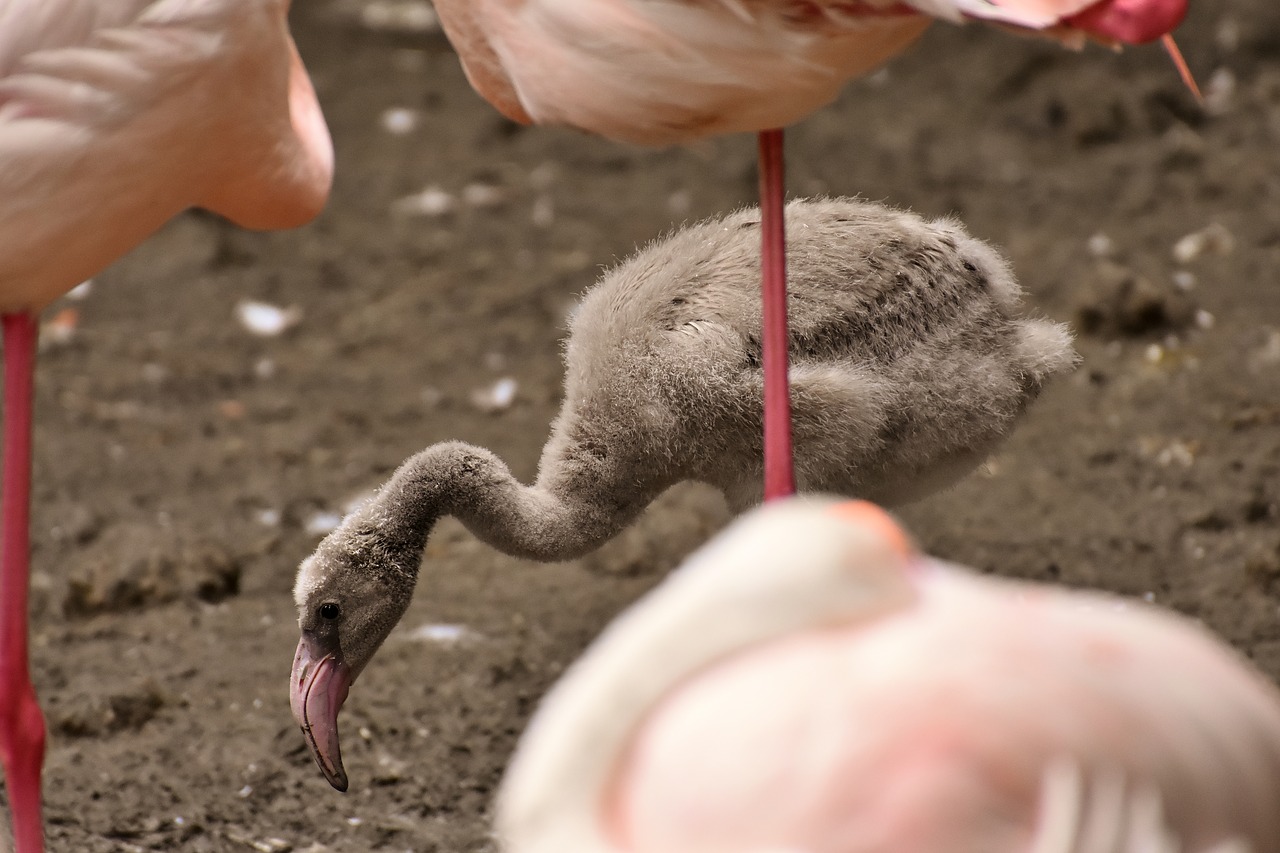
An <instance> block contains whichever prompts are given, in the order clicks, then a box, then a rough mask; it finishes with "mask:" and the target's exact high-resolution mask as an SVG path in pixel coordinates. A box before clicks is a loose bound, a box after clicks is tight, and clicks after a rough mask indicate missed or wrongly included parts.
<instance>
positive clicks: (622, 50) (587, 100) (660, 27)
mask: <svg viewBox="0 0 1280 853" xmlns="http://www.w3.org/2000/svg"><path fill="white" fill-rule="evenodd" d="M435 5H436V10H437V12H438V13H439V15H440V21H441V23H442V24H443V26H444V29H445V32H446V34H447V35H448V36H449V39H450V40H451V41H452V42H453V44H454V47H455V48H456V49H457V51H458V54H459V56H460V58H461V60H462V64H463V68H464V69H465V71H466V73H467V78H468V79H469V80H470V81H471V83H472V85H473V86H475V88H476V90H477V91H478V92H480V94H481V95H483V96H484V97H485V98H486V99H487V100H488V101H489V102H490V103H492V104H493V105H494V106H495V107H497V109H498V110H499V111H500V112H502V113H503V114H504V115H506V116H507V117H509V118H511V119H513V120H515V121H518V122H522V123H526V124H527V123H537V124H563V125H569V126H572V127H577V128H581V129H583V130H587V131H590V132H592V133H598V134H601V135H603V136H607V137H610V138H613V139H618V140H625V141H628V142H636V143H641V144H647V145H665V144H670V143H676V142H685V141H689V140H692V139H697V138H699V137H703V136H708V135H711V134H716V133H726V132H731V131H759V132H760V210H761V216H762V232H761V234H762V236H761V239H762V255H761V265H762V267H763V276H762V295H763V299H764V305H763V310H764V332H763V339H764V354H763V359H762V360H763V365H764V374H765V387H764V457H765V458H764V492H765V496H766V498H772V497H777V496H780V495H787V494H790V493H792V492H793V491H794V490H795V487H794V476H793V474H792V462H791V431H790V401H789V398H788V389H787V364H786V350H787V344H786V342H787V316H786V258H785V239H784V234H783V219H782V206H783V160H782V131H781V130H779V129H777V128H781V127H783V126H785V125H787V124H790V123H792V122H794V121H796V120H797V119H800V118H801V117H803V116H805V115H806V114H808V113H810V112H812V111H813V110H814V109H817V108H818V107H820V106H822V105H824V104H826V103H827V102H829V101H831V100H832V99H833V98H834V97H835V96H836V94H837V93H838V92H839V91H840V89H841V87H842V86H844V84H845V83H846V82H848V81H849V80H851V79H853V78H855V77H858V76H861V75H863V74H866V73H867V72H869V71H871V70H872V69H874V68H875V67H876V66H878V65H880V64H881V63H883V62H884V61H886V60H888V59H889V58H890V57H892V56H893V55H894V54H897V53H899V52H900V51H902V50H904V49H905V48H906V47H907V46H908V45H910V44H911V43H912V42H913V41H915V39H916V38H917V37H919V35H920V34H921V33H922V32H924V30H925V28H926V27H927V26H928V25H929V22H930V21H931V20H933V19H934V18H940V19H943V20H948V21H952V22H956V23H958V22H961V21H964V20H980V21H986V22H989V23H993V24H997V25H1000V26H1003V27H1006V28H1009V29H1013V30H1017V31H1023V32H1031V33H1038V34H1041V35H1044V36H1047V37H1049V38H1054V39H1057V40H1059V41H1062V42H1064V43H1066V44H1068V45H1077V46H1078V45H1080V44H1082V43H1083V42H1084V40H1085V39H1093V40H1096V41H1100V42H1103V43H1105V44H1111V45H1117V44H1121V43H1134V44H1136V43H1142V42H1147V41H1152V40H1154V39H1158V38H1161V37H1164V38H1165V44H1166V47H1168V49H1169V50H1170V53H1171V54H1172V55H1173V57H1174V60H1175V62H1176V63H1177V64H1178V66H1179V69H1180V70H1181V71H1182V74H1183V78H1184V79H1185V80H1186V81H1187V82H1188V85H1191V86H1192V88H1193V89H1194V85H1193V84H1192V83H1191V78H1190V75H1189V74H1188V73H1187V72H1186V67H1185V65H1184V64H1182V61H1181V57H1180V56H1179V54H1178V52H1177V49H1176V47H1174V45H1173V41H1172V39H1171V38H1169V36H1168V33H1169V32H1170V31H1171V30H1173V29H1174V28H1175V27H1176V26H1177V25H1178V24H1179V23H1180V22H1181V21H1182V18H1183V16H1184V15H1185V14H1186V9H1187V0H644V2H637V0H436V4H435Z"/></svg>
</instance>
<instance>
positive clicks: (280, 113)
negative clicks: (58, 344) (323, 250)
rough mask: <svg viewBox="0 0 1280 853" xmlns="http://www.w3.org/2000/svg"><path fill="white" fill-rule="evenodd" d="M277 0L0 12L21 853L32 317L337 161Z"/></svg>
mask: <svg viewBox="0 0 1280 853" xmlns="http://www.w3.org/2000/svg"><path fill="white" fill-rule="evenodd" d="M288 11H289V0H252V2H243V0H241V1H240V2H237V0H3V2H0V314H3V325H4V368H5V380H4V383H5V384H4V394H5V399H4V430H5V432H4V493H3V524H4V527H3V556H2V560H3V562H2V563H0V760H2V761H3V764H4V769H5V775H6V779H7V780H8V792H9V800H10V806H11V808H12V812H13V828H14V836H15V840H16V842H17V845H18V851H19V853H35V851H38V850H40V849H41V848H42V846H43V837H42V836H43V833H42V830H41V822H40V767H41V763H42V760H43V754H44V722H43V718H42V716H41V714H40V709H39V706H38V704H37V703H36V698H35V692H34V689H33V688H32V685H31V680H30V675H29V672H28V662H27V588H28V581H29V567H28V560H29V545H28V543H29V539H28V536H29V532H28V516H29V505H30V497H29V492H30V490H29V485H30V477H31V409H32V390H33V374H34V362H35V345H36V336H37V325H36V315H37V314H38V313H39V311H40V310H41V309H43V308H44V307H45V306H46V305H48V304H49V303H50V302H52V301H53V300H54V299H56V298H57V297H58V296H59V295H61V294H62V293H64V292H66V291H67V290H70V289H71V288H72V287H74V286H75V285H77V284H78V283H80V282H81V281H83V280H85V279H86V278H88V277H90V276H92V275H94V274H96V273H98V272H99V271H101V270H102V269H103V268H104V267H106V266H107V265H109V264H110V263H112V262H113V261H115V260H116V259H117V258H119V257H120V256H121V255H123V254H125V253H126V252H128V251H129V250H130V249H132V248H133V247H134V246H135V245H137V244H138V243H140V242H142V241H143V240H145V239H146V238H147V237H148V236H149V235H150V234H151V233H153V232H154V231H156V230H157V229H158V228H159V227H160V226H161V225H163V224H164V223H165V222H167V221H168V220H169V219H171V218H172V217H173V216H175V215H177V214H178V213H180V212H181V211H183V210H186V209H187V208H190V207H203V208H206V209H208V210H211V211H213V212H215V213H219V214H221V215H223V216H226V217H227V218H228V219H231V220H232V221H234V222H236V223H237V224H239V225H242V226H244V227H248V228H256V229H274V228H290V227H294V226H297V225H301V224H303V223H305V222H307V221H309V220H310V219H312V218H313V217H314V216H316V214H317V213H318V212H319V211H320V209H321V207H322V206H323V205H324V203H325V201H326V199H327V198H328V193H329V186H330V182H331V179H332V173H333V149H332V146H331V143H330V140H329V133H328V129H327V128H326V127H325V123H324V118H323V116H322V115H321V112H320V107H319V104H318V103H317V101H316V97H315V92H314V90H313V89H312V86H311V82H310V80H309V79H308V77H307V73H306V70H305V69H304V68H303V65H302V61H301V59H300V58H299V56H298V52H297V49H296V48H295V46H294V44H293V40H292V38H291V36H290V34H289V27H288V20H287V15H288Z"/></svg>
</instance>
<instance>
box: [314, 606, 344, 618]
mask: <svg viewBox="0 0 1280 853" xmlns="http://www.w3.org/2000/svg"><path fill="white" fill-rule="evenodd" d="M316 613H318V614H319V615H320V618H321V619H329V620H333V619H337V618H338V615H339V614H340V613H342V608H341V607H339V606H338V605H337V604H334V603H333V602H332V601H326V602H325V603H324V604H321V605H320V607H319V608H318V609H317V610H316Z"/></svg>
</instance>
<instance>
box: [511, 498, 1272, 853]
mask: <svg viewBox="0 0 1280 853" xmlns="http://www.w3.org/2000/svg"><path fill="white" fill-rule="evenodd" d="M1278 789H1280V691H1277V690H1276V687H1275V685H1274V684H1272V683H1271V682H1270V680H1269V679H1267V678H1266V676H1264V675H1263V674H1262V673H1260V672H1258V671H1257V670H1256V669H1255V668H1254V667H1252V666H1251V665H1250V664H1249V662H1248V661H1247V660H1245V659H1244V658H1243V657H1242V656H1241V655H1239V654H1238V653H1237V652H1236V651H1235V650H1233V649H1231V648H1230V647H1228V646H1227V645H1226V644H1225V643H1223V642H1222V641H1221V640H1219V639H1217V638H1216V637H1214V636H1213V635H1212V634H1211V633H1210V632H1209V631H1207V630H1206V629H1205V628H1203V627H1202V626H1200V625H1198V624H1196V623H1194V622H1192V621H1191V620H1189V619H1186V618H1183V617H1181V616H1178V615H1176V614H1173V613H1168V612H1165V611H1162V610H1160V609H1158V608H1156V607H1150V606H1147V605H1145V604H1144V603H1142V602H1125V601H1124V600H1122V599H1117V598H1113V597H1109V596H1104V595H1099V594H1096V593H1086V592H1079V591H1068V590H1063V589H1056V588H1053V587H1046V586H1038V585H1035V584H1030V583H1024V582H1016V581H1010V580H1006V579H1000V578H992V577H986V576H980V575H977V574H974V573H972V572H969V571H967V570H965V569H962V568H961V567H959V566H954V565H950V564H946V563H943V562H941V561H938V560H934V559H932V558H930V557H928V556H926V555H923V554H921V553H920V552H919V551H917V550H916V548H915V547H914V546H913V545H912V544H911V542H910V540H909V538H908V536H907V534H906V533H904V532H903V531H902V529H901V528H899V527H898V526H897V524H896V523H895V522H894V521H893V520H892V519H891V518H890V517H889V516H888V515H887V514H885V513H884V512H883V511H882V510H880V509H878V508H876V507H874V506H873V505H871V504H867V503H859V502H854V503H836V502H833V501H831V500H829V499H792V500H788V501H778V502H774V503H772V504H767V505H765V506H764V507H762V508H760V509H757V510H755V511H754V512H753V513H752V514H750V515H747V516H743V517H742V518H741V519H739V520H738V521H737V522H735V523H734V525H733V526H731V527H730V528H729V529H728V530H726V531H725V532H724V533H722V534H721V535H720V536H719V537H718V538H717V539H716V540H713V541H712V543H711V544H709V545H707V546H705V547H704V548H703V549H702V550H701V551H699V552H698V553H696V554H694V555H693V556H692V557H690V558H689V560H688V561H687V562H686V563H685V565H684V566H682V567H681V568H679V569H677V570H676V571H675V572H674V573H673V574H672V575H671V576H670V577H668V578H667V579H666V580H665V581H664V583H663V584H662V585H661V586H659V587H658V588H657V589H656V590H654V591H653V592H651V593H650V594H649V595H648V596H647V597H646V598H644V599H642V600H641V601H640V602H638V603H637V604H635V605H633V606H632V607H631V609H630V610H628V611H627V612H625V613H624V614H622V615H621V616H620V617H618V618H617V619H616V620H615V621H614V622H613V624H612V625H610V626H609V627H608V628H607V629H606V630H605V631H604V633H602V634H601V636H600V637H599V638H598V639H597V640H596V642H595V643H594V644H593V645H592V646H591V647H590V648H589V649H588V650H587V651H586V653H584V654H583V656H582V657H581V658H580V659H579V661H578V662H577V663H575V664H574V665H573V666H572V667H571V668H570V669H569V671H568V672H567V673H566V675H565V676H564V677H563V678H562V679H561V681H560V682H559V683H558V684H557V685H555V686H554V687H553V688H552V690H551V691H550V692H549V693H548V694H547V696H546V698H545V699H544V700H543V703H542V705H541V707H540V708H539V709H538V711H537V712H536V714H535V715H534V717H533V719H532V721H531V722H530V724H529V726H528V728H527V729H526V731H525V734H524V735H523V737H522V739H521V741H520V744H519V746H518V748H517V749H516V753H515V756H514V758H513V759H512V762H511V764H510V767H509V769H508V772H507V776H506V778H505V780H504V781H503V783H502V787H501V789H500V791H499V795H498V800H497V808H496V820H497V834H498V837H499V840H500V842H501V844H502V849H503V850H504V851H506V853H560V851H566V850H572V851H575V853H687V852H688V851H695V850H696V851H699V852H700V853H711V851H716V853H728V851H746V850H753V851H766V850H768V851H804V853H879V851H930V853H977V851H981V853H1177V852H1178V851H1181V853H1244V851H1252V853H1274V851H1278V850H1280V811H1277V809H1276V808H1275V793H1276V791H1277V790H1278Z"/></svg>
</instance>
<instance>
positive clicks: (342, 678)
mask: <svg viewBox="0 0 1280 853" xmlns="http://www.w3.org/2000/svg"><path fill="white" fill-rule="evenodd" d="M327 645H329V644H327V643H325V642H324V641H322V640H320V639H319V638H317V637H316V636H315V635H314V634H312V633H311V632H309V631H303V632H302V639H301V640H299V641H298V651H297V654H295V655H294V656H293V674H292V676H291V677H290V679H289V704H290V706H291V707H292V708H293V718H294V719H295V720H297V721H298V725H300V726H301V727H302V734H303V735H304V736H305V737H306V739H307V746H308V747H310V748H311V756H312V757H313V758H314V759H315V760H316V766H317V767H319V768H320V772H321V773H323V774H324V778H326V779H328V780H329V784H330V785H332V786H333V787H335V788H337V789H338V790H339V791H345V790H347V773H346V771H345V770H343V768H342V749H341V747H340V745H339V743H338V712H339V711H340V710H342V703H343V702H345V701H346V699H347V692H348V691H349V690H350V689H351V679H352V676H351V667H349V666H347V664H346V663H345V662H343V660H342V653H341V651H339V650H336V649H333V650H331V649H328V648H326V646H327Z"/></svg>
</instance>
